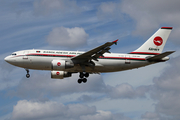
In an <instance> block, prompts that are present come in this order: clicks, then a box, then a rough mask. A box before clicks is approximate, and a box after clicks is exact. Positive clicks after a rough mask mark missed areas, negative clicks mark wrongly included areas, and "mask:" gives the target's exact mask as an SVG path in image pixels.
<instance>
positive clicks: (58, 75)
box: [51, 71, 72, 79]
mask: <svg viewBox="0 0 180 120" xmlns="http://www.w3.org/2000/svg"><path fill="white" fill-rule="evenodd" d="M71 75H72V74H71V73H70V72H66V71H51V78H54V79H63V78H65V77H71Z"/></svg>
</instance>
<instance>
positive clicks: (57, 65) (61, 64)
mask: <svg viewBox="0 0 180 120" xmlns="http://www.w3.org/2000/svg"><path fill="white" fill-rule="evenodd" d="M51 64H52V70H65V69H67V68H73V67H74V64H73V63H72V62H68V61H65V60H53V61H52V62H51Z"/></svg>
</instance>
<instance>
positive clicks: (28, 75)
mask: <svg viewBox="0 0 180 120" xmlns="http://www.w3.org/2000/svg"><path fill="white" fill-rule="evenodd" d="M26 72H27V74H26V77H27V78H29V77H30V74H29V70H28V69H26Z"/></svg>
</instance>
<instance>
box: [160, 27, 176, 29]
mask: <svg viewBox="0 0 180 120" xmlns="http://www.w3.org/2000/svg"><path fill="white" fill-rule="evenodd" d="M172 28H173V27H161V29H172Z"/></svg>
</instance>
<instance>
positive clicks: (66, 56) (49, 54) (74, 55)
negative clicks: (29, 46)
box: [28, 53, 75, 57]
mask: <svg viewBox="0 0 180 120" xmlns="http://www.w3.org/2000/svg"><path fill="white" fill-rule="evenodd" d="M28 55H42V56H59V57H75V55H58V54H38V53H32V54H28Z"/></svg>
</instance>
